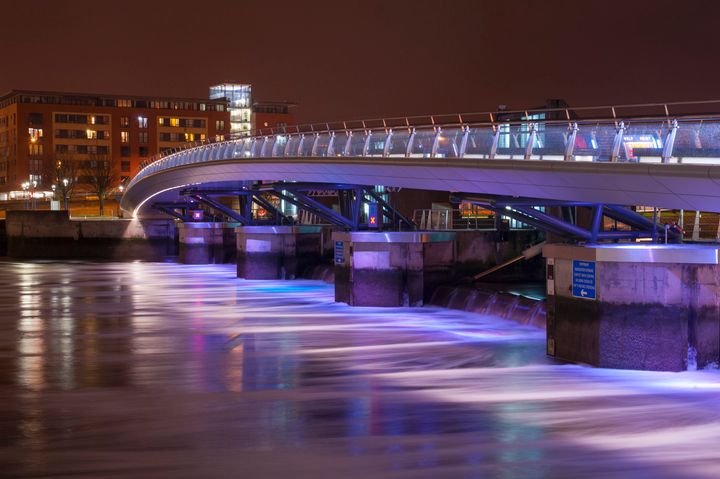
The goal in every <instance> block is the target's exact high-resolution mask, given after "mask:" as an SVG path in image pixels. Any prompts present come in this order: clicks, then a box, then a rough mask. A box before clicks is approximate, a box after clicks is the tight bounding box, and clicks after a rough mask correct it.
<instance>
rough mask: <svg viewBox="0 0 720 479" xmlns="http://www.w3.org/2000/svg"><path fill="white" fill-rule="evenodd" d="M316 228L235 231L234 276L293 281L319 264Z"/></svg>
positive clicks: (299, 227) (317, 230)
mask: <svg viewBox="0 0 720 479" xmlns="http://www.w3.org/2000/svg"><path fill="white" fill-rule="evenodd" d="M321 229H322V228H321V227H319V226H245V227H239V228H235V234H236V239H237V276H238V277H239V278H246V279H294V278H298V277H300V276H301V274H302V273H303V272H305V271H306V270H309V269H312V268H313V267H314V266H316V265H317V264H319V263H320V262H321V255H322V248H321V239H322V234H321Z"/></svg>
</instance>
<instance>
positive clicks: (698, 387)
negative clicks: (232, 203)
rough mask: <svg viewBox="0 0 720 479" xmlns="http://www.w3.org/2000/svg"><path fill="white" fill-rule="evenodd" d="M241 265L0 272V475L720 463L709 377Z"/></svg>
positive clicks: (81, 266)
mask: <svg viewBox="0 0 720 479" xmlns="http://www.w3.org/2000/svg"><path fill="white" fill-rule="evenodd" d="M544 337H545V336H544V332H543V331H540V330H536V329H533V328H531V327H527V326H521V325H518V324H516V323H512V322H508V321H504V320H501V319H499V318H494V317H490V316H480V315H474V314H469V313H464V312H460V311H453V310H443V309H440V308H422V309H407V308H405V309H403V308H398V309H380V308H350V307H347V306H345V305H342V304H335V303H333V290H332V286H331V285H327V284H325V283H322V282H319V281H317V282H313V281H287V282H280V281H277V282H275V281H272V282H252V281H243V280H239V279H237V278H235V271H234V267H233V266H187V265H176V264H160V263H156V264H152V263H123V264H120V263H95V264H93V263H9V262H8V263H0V432H2V434H0V477H88V478H106V477H107V478H117V477H123V478H124V477H132V478H186V477H187V478H195V477H208V478H215V477H223V478H224V477H228V478H229V477H233V478H265V477H270V478H337V477H342V478H347V479H352V478H480V477H501V478H513V477H523V478H525V477H529V478H558V477H573V478H574V477H632V478H637V477H653V478H654V477H659V478H687V477H698V478H700V477H707V478H711V477H712V478H715V477H718V476H719V475H720V451H719V450H718V447H717V444H718V443H719V442H720V372H718V371H717V370H710V371H692V372H683V373H655V372H637V371H612V370H601V369H591V368H586V367H581V366H573V365H562V364H558V363H555V362H553V361H551V360H549V359H547V358H546V357H545V355H544Z"/></svg>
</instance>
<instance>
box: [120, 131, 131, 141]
mask: <svg viewBox="0 0 720 479" xmlns="http://www.w3.org/2000/svg"><path fill="white" fill-rule="evenodd" d="M129 142H130V132H128V131H121V132H120V143H129Z"/></svg>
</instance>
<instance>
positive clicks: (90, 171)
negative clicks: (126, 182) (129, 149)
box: [82, 154, 119, 216]
mask: <svg viewBox="0 0 720 479" xmlns="http://www.w3.org/2000/svg"><path fill="white" fill-rule="evenodd" d="M116 163H117V161H116V160H115V159H114V158H113V157H112V156H111V155H98V154H91V155H89V157H88V160H87V161H86V162H85V167H84V168H83V169H82V177H83V180H84V182H85V183H87V185H88V187H89V189H90V191H91V192H93V193H95V194H96V195H97V197H98V203H99V205H100V216H104V215H105V199H106V198H107V197H108V195H109V194H110V193H111V192H112V190H113V189H114V188H115V187H116V186H117V185H118V182H119V177H118V169H117V168H116V166H117V165H116Z"/></svg>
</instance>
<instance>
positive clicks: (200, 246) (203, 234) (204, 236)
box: [178, 222, 240, 264]
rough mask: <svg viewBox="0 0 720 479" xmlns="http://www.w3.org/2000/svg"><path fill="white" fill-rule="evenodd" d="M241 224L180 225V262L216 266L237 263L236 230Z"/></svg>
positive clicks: (189, 223) (200, 223)
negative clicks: (217, 264)
mask: <svg viewBox="0 0 720 479" xmlns="http://www.w3.org/2000/svg"><path fill="white" fill-rule="evenodd" d="M239 224H240V223H209V222H197V223H192V222H187V223H180V224H179V225H178V231H179V236H180V259H179V260H180V262H181V263H185V264H216V263H234V262H235V249H236V248H235V228H236V227H237V226H239Z"/></svg>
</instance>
